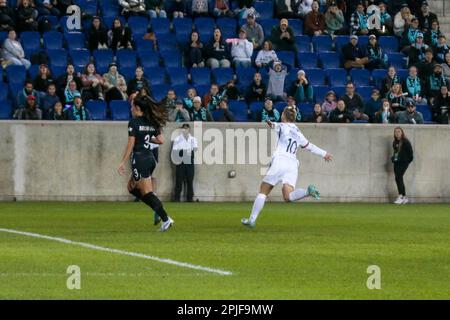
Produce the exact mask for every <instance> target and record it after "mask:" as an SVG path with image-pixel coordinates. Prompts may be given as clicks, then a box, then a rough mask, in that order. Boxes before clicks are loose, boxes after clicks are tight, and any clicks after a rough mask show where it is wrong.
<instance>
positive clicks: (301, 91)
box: [289, 70, 314, 103]
mask: <svg viewBox="0 0 450 320" xmlns="http://www.w3.org/2000/svg"><path fill="white" fill-rule="evenodd" d="M289 94H290V95H291V96H293V97H294V98H295V101H296V103H302V102H312V101H313V97H314V92H313V87H312V85H310V83H309V81H308V79H307V77H306V73H305V71H303V70H299V71H298V72H297V79H296V80H295V81H294V82H293V83H292V85H291V88H290V91H289Z"/></svg>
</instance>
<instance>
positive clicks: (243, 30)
mask: <svg viewBox="0 0 450 320" xmlns="http://www.w3.org/2000/svg"><path fill="white" fill-rule="evenodd" d="M241 32H243V33H245V34H246V33H247V31H245V29H244V28H240V29H239V33H241Z"/></svg>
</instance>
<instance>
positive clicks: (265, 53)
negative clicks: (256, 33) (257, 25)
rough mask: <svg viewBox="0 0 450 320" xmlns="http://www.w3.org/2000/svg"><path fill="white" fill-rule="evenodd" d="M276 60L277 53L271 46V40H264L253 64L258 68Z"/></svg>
mask: <svg viewBox="0 0 450 320" xmlns="http://www.w3.org/2000/svg"><path fill="white" fill-rule="evenodd" d="M275 60H278V57H277V53H276V52H275V51H274V50H273V48H272V42H270V41H264V44H263V49H262V50H260V51H259V52H258V54H257V56H256V59H255V64H256V66H257V67H258V68H261V67H265V66H267V65H268V64H269V63H270V62H272V61H275Z"/></svg>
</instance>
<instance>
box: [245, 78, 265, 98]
mask: <svg viewBox="0 0 450 320" xmlns="http://www.w3.org/2000/svg"><path fill="white" fill-rule="evenodd" d="M266 92H267V86H266V85H265V84H264V82H263V81H262V77H261V73H259V72H256V73H255V75H254V76H253V81H252V83H250V86H249V87H248V89H247V95H246V100H247V102H248V103H251V102H254V101H264V99H265V97H266Z"/></svg>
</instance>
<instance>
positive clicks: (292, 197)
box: [289, 189, 308, 201]
mask: <svg viewBox="0 0 450 320" xmlns="http://www.w3.org/2000/svg"><path fill="white" fill-rule="evenodd" d="M307 195H308V191H306V190H305V189H295V190H294V191H292V192H291V193H289V201H297V200H300V199H303V198H304V197H306V196H307Z"/></svg>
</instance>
